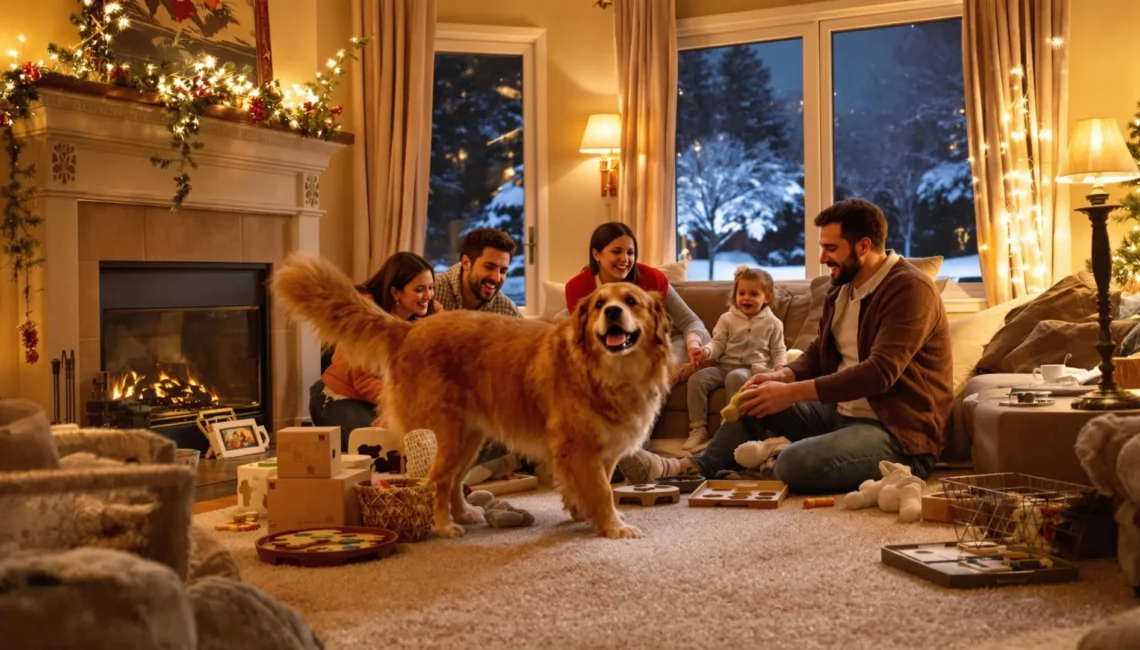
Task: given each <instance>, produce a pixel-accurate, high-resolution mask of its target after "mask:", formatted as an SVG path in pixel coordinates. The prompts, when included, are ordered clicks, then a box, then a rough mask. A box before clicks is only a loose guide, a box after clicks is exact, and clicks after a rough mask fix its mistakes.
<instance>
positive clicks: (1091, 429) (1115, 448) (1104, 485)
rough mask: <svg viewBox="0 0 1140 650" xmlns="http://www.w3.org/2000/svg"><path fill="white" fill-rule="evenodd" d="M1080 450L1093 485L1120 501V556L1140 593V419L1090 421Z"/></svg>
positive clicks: (1105, 417) (1104, 417)
mask: <svg viewBox="0 0 1140 650" xmlns="http://www.w3.org/2000/svg"><path fill="white" fill-rule="evenodd" d="M1076 452H1077V458H1078V459H1079V460H1080V462H1081V466H1082V467H1084V469H1085V471H1086V472H1088V475H1089V480H1091V481H1092V484H1093V487H1095V488H1096V489H1097V491H1099V492H1100V493H1101V494H1103V495H1105V496H1108V497H1112V498H1113V499H1114V501H1115V503H1116V524H1117V545H1116V553H1117V558H1118V559H1119V561H1120V567H1121V568H1122V569H1123V570H1124V574H1125V576H1127V578H1128V583H1129V584H1130V585H1131V586H1132V589H1133V590H1134V591H1135V592H1136V595H1137V596H1140V511H1138V505H1140V418H1136V417H1119V416H1116V415H1113V414H1111V413H1110V414H1107V415H1102V416H1100V417H1098V418H1095V419H1093V420H1089V422H1088V424H1086V425H1085V426H1084V428H1083V429H1081V432H1080V434H1078V435H1077V443H1076Z"/></svg>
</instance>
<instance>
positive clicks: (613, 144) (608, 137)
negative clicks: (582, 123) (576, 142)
mask: <svg viewBox="0 0 1140 650" xmlns="http://www.w3.org/2000/svg"><path fill="white" fill-rule="evenodd" d="M620 149H621V116H620V115H618V114H617V113H597V114H595V115H591V116H590V121H589V122H586V132H585V133H584V134H583V135H582V146H581V147H579V148H578V152H579V153H598V154H611V153H615V152H617V151H619V150H620Z"/></svg>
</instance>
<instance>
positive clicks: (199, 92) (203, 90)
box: [191, 77, 214, 99]
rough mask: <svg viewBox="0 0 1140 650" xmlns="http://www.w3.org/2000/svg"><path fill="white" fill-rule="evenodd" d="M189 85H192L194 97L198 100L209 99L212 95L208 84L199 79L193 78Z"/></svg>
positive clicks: (211, 89)
mask: <svg viewBox="0 0 1140 650" xmlns="http://www.w3.org/2000/svg"><path fill="white" fill-rule="evenodd" d="M191 83H192V84H193V88H194V90H193V93H194V96H195V97H197V98H198V99H202V98H203V97H209V96H210V95H212V94H214V89H213V88H211V87H210V82H209V81H207V80H205V79H203V78H201V77H194V78H193V79H192V80H191Z"/></svg>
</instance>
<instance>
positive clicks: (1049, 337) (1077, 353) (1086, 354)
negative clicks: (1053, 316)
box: [995, 320, 1140, 372]
mask: <svg viewBox="0 0 1140 650" xmlns="http://www.w3.org/2000/svg"><path fill="white" fill-rule="evenodd" d="M1137 325H1140V321H1135V320H1115V321H1112V323H1111V325H1109V327H1110V328H1111V330H1112V340H1113V341H1115V342H1116V345H1117V350H1119V349H1120V343H1121V342H1122V341H1123V340H1124V339H1125V337H1127V336H1128V334H1129V333H1130V332H1131V331H1132V329H1133V328H1134V327H1136V326H1137ZM1099 338H1100V325H1098V324H1097V323H1089V322H1083V323H1069V322H1066V321H1059V320H1046V321H1041V322H1040V323H1037V325H1035V326H1034V327H1033V330H1032V331H1030V332H1029V336H1027V337H1025V340H1024V341H1022V343H1021V345H1018V346H1017V347H1015V348H1014V349H1013V350H1011V351H1010V352H1009V354H1007V355H1006V356H1005V357H1003V358H1002V359H1001V362H1000V363H999V364H998V370H996V371H995V372H1033V369H1034V368H1036V367H1038V366H1040V365H1041V364H1044V363H1064V362H1065V355H1066V354H1070V353H1071V354H1072V355H1073V356H1072V358H1070V359H1069V361H1068V364H1067V365H1068V366H1070V367H1072V368H1084V369H1086V370H1087V369H1089V368H1092V367H1094V366H1096V365H1098V364H1100V354H1099V353H1098V352H1097V350H1096V342H1097V340H1098V339H1099Z"/></svg>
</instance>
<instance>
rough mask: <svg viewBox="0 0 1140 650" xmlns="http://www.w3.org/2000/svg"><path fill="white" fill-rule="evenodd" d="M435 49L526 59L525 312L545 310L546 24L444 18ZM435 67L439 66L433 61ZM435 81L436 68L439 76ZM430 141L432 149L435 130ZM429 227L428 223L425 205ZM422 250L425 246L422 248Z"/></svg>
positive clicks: (547, 249) (547, 247)
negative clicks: (516, 24) (465, 21)
mask: <svg viewBox="0 0 1140 650" xmlns="http://www.w3.org/2000/svg"><path fill="white" fill-rule="evenodd" d="M434 54H512V55H519V56H522V60H523V130H524V131H523V132H524V137H523V168H524V169H525V170H526V171H525V172H524V173H525V174H526V180H525V181H524V183H523V215H524V218H523V241H520V242H516V243H517V244H518V245H519V246H520V247H522V249H523V251H524V252H525V255H526V265H525V267H524V268H525V276H524V277H525V278H526V281H525V284H526V304H525V305H523V306H521V307H519V311H520V312H522V314H523V316H534V315H538V314H541V313H542V307H543V306H542V305H540V304H539V301H540V300H541V298H542V295H541V294H542V292H541V291H539V288H540V287H542V283H543V281H545V280H546V278H547V275H548V270H549V259H550V242H549V239H548V238H547V232H548V230H549V228H548V227H547V226H548V223H549V218H550V214H549V187H548V185H547V183H548V181H547V174H548V171H547V146H546V131H547V129H546V29H545V28H540V27H507V26H500V25H467V24H460V23H438V24H437V25H436V28H435V44H434V52H433V55H434ZM433 70H434V66H433ZM432 82H433V84H434V72H433V80H432ZM426 138H427V142H426V143H425V145H424V146H425V147H426V148H427V150H428V151H429V152H430V151H431V133H430V132H429V133H427V135H426ZM424 210H425V219H424V227H425V228H426V227H427V219H426V211H427V206H424ZM421 252H422V251H421Z"/></svg>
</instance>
